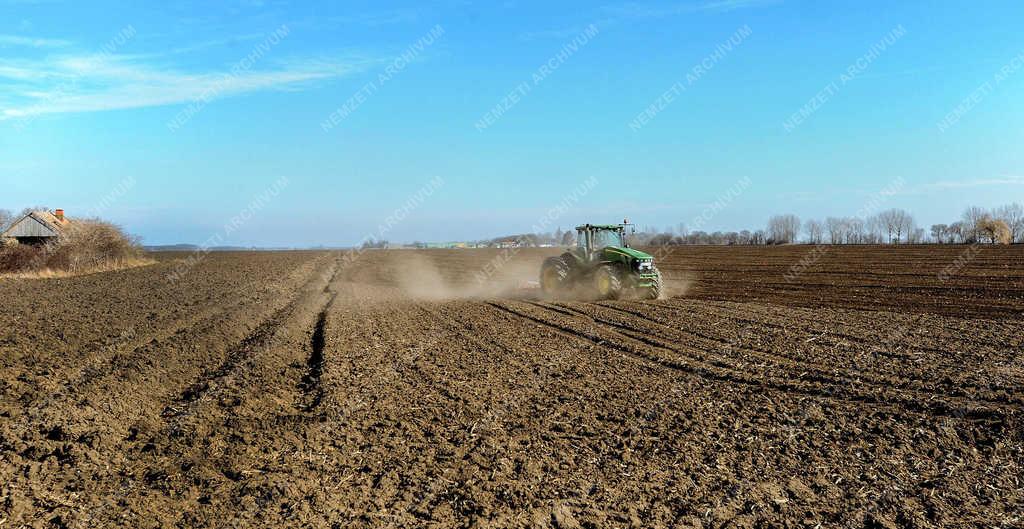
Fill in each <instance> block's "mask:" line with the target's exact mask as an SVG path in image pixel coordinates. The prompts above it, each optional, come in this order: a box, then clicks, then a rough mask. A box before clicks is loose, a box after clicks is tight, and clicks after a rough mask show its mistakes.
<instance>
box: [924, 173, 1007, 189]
mask: <svg viewBox="0 0 1024 529" xmlns="http://www.w3.org/2000/svg"><path fill="white" fill-rule="evenodd" d="M1021 185H1024V176H1003V177H999V178H982V179H976V180H952V181H946V182H935V183H931V184H926V185H925V186H924V187H925V188H927V189H934V190H946V189H964V188H972V187H995V186H1021Z"/></svg>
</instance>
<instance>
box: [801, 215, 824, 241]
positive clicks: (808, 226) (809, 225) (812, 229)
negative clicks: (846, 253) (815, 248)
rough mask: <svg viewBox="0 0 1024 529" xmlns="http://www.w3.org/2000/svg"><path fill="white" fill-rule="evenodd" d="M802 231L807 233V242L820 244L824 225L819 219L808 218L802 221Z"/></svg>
mask: <svg viewBox="0 0 1024 529" xmlns="http://www.w3.org/2000/svg"><path fill="white" fill-rule="evenodd" d="M804 232H806V233H807V242H809V243H811V244H821V242H822V240H823V239H824V236H825V226H824V225H823V224H822V223H821V221H817V220H814V219H808V220H807V222H805V223H804Z"/></svg>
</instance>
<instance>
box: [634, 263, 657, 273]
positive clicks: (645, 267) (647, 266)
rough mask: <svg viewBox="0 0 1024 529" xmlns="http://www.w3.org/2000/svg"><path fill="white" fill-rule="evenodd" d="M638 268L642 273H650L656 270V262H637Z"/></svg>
mask: <svg viewBox="0 0 1024 529" xmlns="http://www.w3.org/2000/svg"><path fill="white" fill-rule="evenodd" d="M636 268H637V270H639V271H641V272H650V271H651V270H653V269H654V261H649V260H642V261H637V265H636Z"/></svg>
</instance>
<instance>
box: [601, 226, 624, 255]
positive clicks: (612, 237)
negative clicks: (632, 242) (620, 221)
mask: <svg viewBox="0 0 1024 529" xmlns="http://www.w3.org/2000/svg"><path fill="white" fill-rule="evenodd" d="M608 246H618V247H620V248H621V247H623V246H625V245H624V244H622V232H620V231H616V230H597V231H595V232H594V249H595V250H599V249H601V248H607V247H608Z"/></svg>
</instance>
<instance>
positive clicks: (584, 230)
mask: <svg viewBox="0 0 1024 529" xmlns="http://www.w3.org/2000/svg"><path fill="white" fill-rule="evenodd" d="M605 248H628V245H627V244H626V228H625V226H624V225H615V224H584V225H582V226H576V251H577V252H578V257H580V258H582V259H586V260H589V261H593V260H596V259H599V258H600V256H601V254H602V252H601V250H604V249H605Z"/></svg>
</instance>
